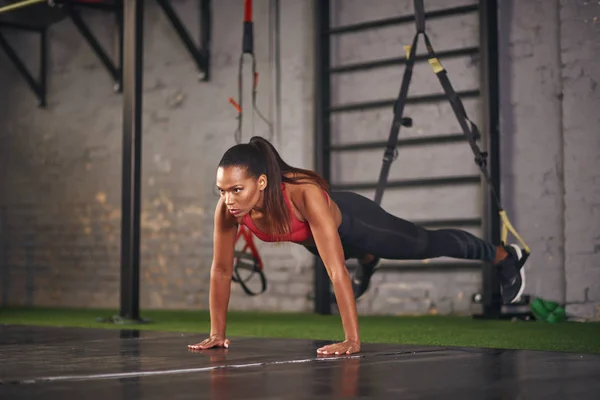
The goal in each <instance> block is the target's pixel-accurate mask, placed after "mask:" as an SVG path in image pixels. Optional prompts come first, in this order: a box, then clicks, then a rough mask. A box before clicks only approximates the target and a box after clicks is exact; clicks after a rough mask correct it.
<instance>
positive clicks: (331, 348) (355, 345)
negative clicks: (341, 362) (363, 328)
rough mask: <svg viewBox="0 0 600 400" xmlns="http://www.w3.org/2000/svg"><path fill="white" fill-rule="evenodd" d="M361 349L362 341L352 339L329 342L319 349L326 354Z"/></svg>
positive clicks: (337, 353)
mask: <svg viewBox="0 0 600 400" xmlns="http://www.w3.org/2000/svg"><path fill="white" fill-rule="evenodd" d="M359 351H360V342H355V341H352V340H345V341H343V342H341V343H334V344H329V345H327V346H323V347H321V348H320V349H318V350H317V353H318V354H324V355H339V354H352V353H358V352H359Z"/></svg>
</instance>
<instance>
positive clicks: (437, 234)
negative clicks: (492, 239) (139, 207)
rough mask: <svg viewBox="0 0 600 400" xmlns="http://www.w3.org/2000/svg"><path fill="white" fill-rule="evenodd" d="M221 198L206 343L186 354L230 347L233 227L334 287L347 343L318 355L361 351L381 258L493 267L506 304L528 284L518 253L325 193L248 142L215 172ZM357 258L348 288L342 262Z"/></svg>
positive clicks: (267, 146) (257, 141)
mask: <svg viewBox="0 0 600 400" xmlns="http://www.w3.org/2000/svg"><path fill="white" fill-rule="evenodd" d="M217 187H218V189H219V191H220V193H221V197H220V199H219V202H218V203H217V207H216V210H215V216H214V222H215V227H214V256H213V263H212V267H211V276H210V300H209V303H210V323H211V329H210V337H209V338H207V339H206V340H204V341H203V342H201V343H198V344H195V345H190V346H189V347H190V348H191V349H208V348H211V347H228V346H229V340H228V339H227V338H226V336H225V325H226V314H227V305H228V302H229V295H230V286H231V278H232V270H233V258H234V246H235V237H236V233H237V230H238V225H239V224H243V225H246V226H247V227H248V229H250V230H251V231H252V232H253V233H254V234H255V235H256V236H257V237H258V238H259V239H261V240H263V241H266V242H275V241H290V242H294V243H298V244H300V245H303V246H304V247H306V248H307V249H308V250H309V251H311V252H312V253H313V254H316V255H319V256H320V257H321V259H322V261H323V264H324V265H325V268H326V269H327V272H328V274H329V278H330V279H331V282H332V284H333V290H334V293H335V297H336V301H337V305H338V309H339V312H340V316H341V319H342V325H343V329H344V333H345V340H344V341H343V342H341V343H335V344H332V345H328V346H324V347H321V348H320V349H318V350H317V353H319V354H352V353H356V352H359V351H360V336H359V329H358V317H357V311H356V303H355V297H358V296H360V295H361V294H362V293H364V291H365V290H366V289H367V287H368V284H369V280H370V278H371V275H372V274H373V272H374V270H375V267H376V265H377V262H378V261H379V259H380V258H386V259H428V258H434V257H442V256H446V257H453V258H462V259H469V260H483V261H488V262H493V264H494V265H495V266H496V267H497V270H498V273H499V277H500V282H501V293H502V297H503V300H504V302H505V303H511V302H514V301H516V300H517V299H518V298H519V297H520V296H521V294H522V292H523V288H524V284H525V276H524V274H523V269H522V268H521V266H520V262H519V261H520V259H521V255H522V252H521V250H520V249H519V248H518V247H517V246H507V247H500V246H498V247H497V246H494V245H492V244H490V243H488V242H485V241H483V240H481V239H478V238H477V237H475V236H473V235H471V234H470V233H468V232H465V231H462V230H458V229H440V230H427V229H424V228H422V227H420V226H417V225H415V224H413V223H411V222H408V221H405V220H403V219H400V218H398V217H395V216H393V215H391V214H389V213H387V212H386V211H384V210H383V209H382V208H381V207H380V206H379V205H377V204H376V203H375V202H373V201H371V200H369V199H367V198H365V197H363V196H360V195H358V194H355V193H350V192H331V193H330V192H329V190H328V186H327V183H326V182H325V181H324V180H323V179H322V178H321V177H320V176H318V175H317V174H316V173H314V172H312V171H308V170H304V169H299V168H294V167H291V166H289V165H288V164H286V163H285V162H284V161H283V160H282V159H281V157H280V156H279V154H278V153H277V150H275V148H274V147H273V146H272V145H271V143H269V142H268V141H267V140H265V139H262V138H260V137H253V138H252V139H250V142H249V143H248V144H239V145H236V146H234V147H232V148H230V149H229V150H227V152H226V153H225V154H224V155H223V158H222V159H221V162H220V163H219V167H218V169H217ZM349 258H357V259H358V260H359V268H358V271H357V273H356V275H355V279H354V280H353V281H351V280H350V275H349V273H348V270H347V269H346V265H345V260H346V259H349Z"/></svg>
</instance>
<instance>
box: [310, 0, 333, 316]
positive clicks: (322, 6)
mask: <svg viewBox="0 0 600 400" xmlns="http://www.w3.org/2000/svg"><path fill="white" fill-rule="evenodd" d="M314 4H315V28H316V34H315V78H316V79H315V82H316V86H315V117H316V118H315V151H316V153H315V161H316V170H317V172H318V173H319V174H321V176H322V177H323V178H324V179H325V180H327V181H328V182H329V181H330V178H331V160H330V151H329V148H330V147H331V127H330V118H329V108H330V103H331V91H330V84H331V80H330V75H329V69H330V67H331V65H330V63H331V60H330V53H329V51H330V40H329V35H328V32H329V24H330V21H329V18H330V16H329V0H319V1H315V2H314ZM315 312H316V313H318V314H331V290H330V283H329V275H328V274H327V270H326V269H325V266H324V265H323V262H322V261H321V259H320V258H319V257H317V260H316V262H315Z"/></svg>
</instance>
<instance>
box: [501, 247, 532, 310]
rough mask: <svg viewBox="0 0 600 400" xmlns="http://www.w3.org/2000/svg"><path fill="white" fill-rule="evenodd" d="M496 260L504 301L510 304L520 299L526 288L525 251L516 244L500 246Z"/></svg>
mask: <svg viewBox="0 0 600 400" xmlns="http://www.w3.org/2000/svg"><path fill="white" fill-rule="evenodd" d="M495 261H496V263H495V264H496V268H498V276H499V277H500V293H501V295H502V300H503V302H504V303H505V304H510V303H515V302H517V301H519V300H520V299H521V295H522V294H523V290H524V289H525V270H524V268H523V264H525V259H524V258H523V251H522V250H521V249H520V248H519V247H518V246H516V245H514V244H512V245H510V246H505V247H500V248H498V255H497V257H496V260H495Z"/></svg>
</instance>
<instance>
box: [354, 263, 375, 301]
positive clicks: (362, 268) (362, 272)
mask: <svg viewBox="0 0 600 400" xmlns="http://www.w3.org/2000/svg"><path fill="white" fill-rule="evenodd" d="M379 261H380V258H379V257H375V256H373V255H370V254H368V255H366V256H365V257H363V258H361V259H359V260H358V266H357V267H356V270H355V271H354V276H353V277H352V289H353V290H354V298H355V299H358V298H359V297H360V296H362V295H363V294H364V293H365V292H366V291H367V289H368V288H369V283H370V282H371V276H373V274H374V273H375V271H376V270H377V264H379Z"/></svg>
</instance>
